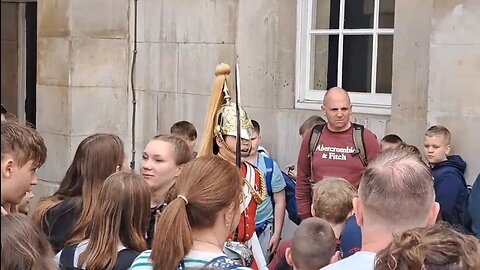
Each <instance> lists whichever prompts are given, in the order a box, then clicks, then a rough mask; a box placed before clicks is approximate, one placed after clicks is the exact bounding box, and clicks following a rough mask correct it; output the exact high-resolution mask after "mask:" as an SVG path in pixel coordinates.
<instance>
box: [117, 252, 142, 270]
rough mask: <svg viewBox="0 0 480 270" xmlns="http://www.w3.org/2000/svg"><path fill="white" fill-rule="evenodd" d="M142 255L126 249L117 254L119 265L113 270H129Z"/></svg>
mask: <svg viewBox="0 0 480 270" xmlns="http://www.w3.org/2000/svg"><path fill="white" fill-rule="evenodd" d="M139 254H140V253H138V252H137V251H135V250H131V249H128V248H124V249H122V250H120V251H119V252H118V253H117V263H116V264H115V267H114V268H113V270H121V269H127V268H128V267H130V266H131V265H132V263H133V261H135V258H137V256H138V255H139Z"/></svg>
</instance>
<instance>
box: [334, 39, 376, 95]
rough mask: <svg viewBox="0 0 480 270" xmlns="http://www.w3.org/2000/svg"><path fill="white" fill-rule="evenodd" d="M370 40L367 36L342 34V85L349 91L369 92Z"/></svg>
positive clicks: (370, 70) (370, 67)
mask: <svg viewBox="0 0 480 270" xmlns="http://www.w3.org/2000/svg"><path fill="white" fill-rule="evenodd" d="M372 40H373V37H372V36H371V35H368V36H344V40H343V73H342V86H343V88H344V89H346V90H348V91H351V92H363V93H370V92H371V87H370V85H371V84H370V82H371V77H372Z"/></svg>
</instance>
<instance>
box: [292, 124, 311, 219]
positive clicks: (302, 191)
mask: <svg viewBox="0 0 480 270" xmlns="http://www.w3.org/2000/svg"><path fill="white" fill-rule="evenodd" d="M311 136H312V130H310V131H309V132H308V133H307V134H305V136H304V137H303V141H302V145H301V146H300V151H299V153H298V162H297V186H296V188H295V197H296V199H297V214H298V216H299V217H300V219H301V220H304V219H306V218H309V217H311V216H312V214H311V211H310V208H311V204H312V188H311V186H310V182H309V181H308V179H309V178H310V174H311V171H310V157H309V156H308V155H309V154H310V153H309V152H310V149H309V148H310V137H311Z"/></svg>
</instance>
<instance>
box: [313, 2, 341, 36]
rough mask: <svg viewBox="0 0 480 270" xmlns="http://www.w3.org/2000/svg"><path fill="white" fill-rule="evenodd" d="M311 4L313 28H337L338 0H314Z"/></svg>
mask: <svg viewBox="0 0 480 270" xmlns="http://www.w3.org/2000/svg"><path fill="white" fill-rule="evenodd" d="M313 5H314V7H313V9H314V10H315V11H316V13H315V14H314V15H315V17H314V18H315V19H314V20H313V21H314V22H315V25H314V28H315V29H338V21H339V14H340V1H331V0H316V1H313ZM315 5H316V6H315Z"/></svg>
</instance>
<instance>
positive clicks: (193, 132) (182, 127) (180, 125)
mask: <svg viewBox="0 0 480 270" xmlns="http://www.w3.org/2000/svg"><path fill="white" fill-rule="evenodd" d="M170 133H171V134H172V135H181V136H184V137H186V138H188V139H189V140H195V139H197V129H195V126H194V125H193V124H192V123H190V122H188V121H179V122H176V123H175V124H173V125H172V127H171V128H170Z"/></svg>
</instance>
